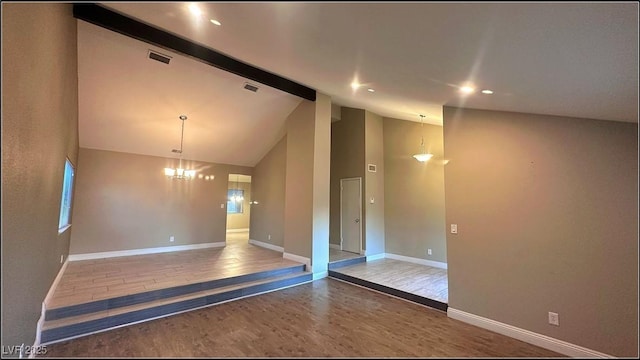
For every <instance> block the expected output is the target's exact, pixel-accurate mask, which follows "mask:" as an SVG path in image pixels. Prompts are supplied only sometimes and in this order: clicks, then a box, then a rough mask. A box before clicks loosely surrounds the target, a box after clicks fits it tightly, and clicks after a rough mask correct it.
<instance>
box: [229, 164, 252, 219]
mask: <svg viewBox="0 0 640 360" xmlns="http://www.w3.org/2000/svg"><path fill="white" fill-rule="evenodd" d="M231 179H232V180H229V183H228V184H229V185H228V186H227V187H228V189H229V190H235V189H238V190H244V194H243V197H244V201H243V202H242V213H239V214H237V213H234V214H230V213H227V230H234V229H249V223H250V222H251V206H253V205H251V204H249V202H250V201H251V200H252V198H251V183H248V182H236V181H235V176H233V175H231Z"/></svg>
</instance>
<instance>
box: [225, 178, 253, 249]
mask: <svg viewBox="0 0 640 360" xmlns="http://www.w3.org/2000/svg"><path fill="white" fill-rule="evenodd" d="M250 204H251V176H249V175H242V174H229V180H228V186H227V236H226V239H225V241H226V243H227V245H229V244H233V243H248V242H249V224H250V220H251V206H250Z"/></svg>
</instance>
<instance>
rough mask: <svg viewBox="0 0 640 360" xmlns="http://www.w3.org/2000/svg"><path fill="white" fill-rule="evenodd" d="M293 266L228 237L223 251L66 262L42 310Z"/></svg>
mask: <svg viewBox="0 0 640 360" xmlns="http://www.w3.org/2000/svg"><path fill="white" fill-rule="evenodd" d="M296 264H297V263H296V262H293V261H291V260H287V259H284V258H282V253H280V252H277V251H272V250H268V249H264V248H261V247H258V246H255V245H251V244H249V243H248V233H239V234H233V235H231V236H230V237H229V240H228V242H227V246H226V247H224V248H208V249H200V250H186V251H176V252H170V253H160V254H149V255H135V256H124V257H114V258H107V259H97V260H85V261H72V262H70V263H69V264H68V265H67V269H66V270H65V272H64V274H63V275H62V278H61V280H60V283H59V284H58V287H57V288H56V290H55V292H54V294H53V297H52V298H51V300H50V301H49V302H48V303H47V304H46V306H47V308H57V307H63V306H70V305H75V304H80V303H85V302H90V301H95V300H102V299H108V298H113V297H117V296H124V295H129V294H134V293H139V292H144V291H149V290H156V289H161V288H168V287H172V286H176V285H181V284H189V283H196V282H201V281H207V280H215V279H221V278H226V277H231V276H236V275H242V274H247V273H252V272H257V271H261V270H268V269H272V268H278V267H282V266H287V265H296Z"/></svg>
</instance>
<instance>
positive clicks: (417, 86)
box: [78, 2, 638, 166]
mask: <svg viewBox="0 0 640 360" xmlns="http://www.w3.org/2000/svg"><path fill="white" fill-rule="evenodd" d="M191 4H192V3H184V2H180V3H178V2H164V3H147V2H144V3H104V4H103V6H105V7H107V8H109V9H111V10H114V11H117V12H120V13H122V14H125V15H126V16H129V17H132V18H135V19H137V20H139V21H142V22H145V23H147V24H150V25H152V26H154V27H157V28H160V29H163V30H165V31H167V32H170V33H173V34H175V35H178V36H180V37H182V38H185V39H189V40H191V41H193V42H195V43H198V44H201V45H203V46H206V47H209V48H211V49H214V50H216V51H218V52H221V53H224V54H226V55H228V56H230V57H233V58H235V59H238V60H240V61H242V62H245V63H248V64H251V65H253V66H255V67H257V68H261V69H264V70H267V71H269V72H272V73H275V74H277V75H279V76H282V77H284V78H287V79H291V80H293V81H295V82H298V83H300V84H303V85H306V86H308V87H310V88H312V89H315V90H317V91H318V92H321V93H324V94H327V95H329V96H331V98H332V102H333V103H334V104H336V105H341V106H350V107H357V108H364V109H367V110H370V111H372V112H375V113H377V114H379V115H383V116H389V117H395V118H399V119H404V120H412V121H419V120H420V119H419V114H425V115H426V116H427V118H426V119H425V121H426V122H429V123H433V124H442V107H443V106H445V105H447V106H460V107H469V108H477V109H490V110H505V111H516V112H528V113H538V114H550V115H562V116H573V117H580V118H591V119H602V120H616V121H627V122H637V121H638V4H637V3H612V2H610V3H499V2H498V3H399V2H390V3H360V2H358V3H299V2H278V3H268V2H261V3H244V2H235V3H203V2H200V3H197V6H198V8H199V10H200V11H201V14H200V15H194V13H193V12H192V11H191V10H190V8H189V5H191ZM212 19H213V20H217V21H219V22H220V23H221V25H220V26H218V25H214V24H213V23H212V22H211V21H210V20H212ZM149 49H151V50H156V51H158V52H160V53H163V54H166V55H169V56H171V57H172V61H171V63H170V64H168V65H167V64H163V63H159V62H156V61H153V60H150V59H148V57H147V53H148V51H149ZM78 57H79V69H80V70H79V89H80V99H79V101H80V143H81V146H83V147H91V148H104V149H108V150H116V151H125V152H132V153H140V154H148V155H157V156H166V157H171V156H175V154H173V153H171V150H172V149H175V148H179V145H180V130H181V129H180V126H181V121H180V120H179V119H178V117H179V115H182V114H184V115H187V116H188V120H187V121H185V130H184V156H185V157H187V158H191V159H195V160H203V161H211V162H219V163H230V164H237V165H247V166H253V165H255V163H256V162H258V161H259V160H260V158H261V157H262V156H263V155H264V154H265V153H266V152H267V151H268V150H269V149H270V148H271V147H272V146H273V145H274V144H275V142H276V141H277V140H278V139H279V138H280V137H281V136H282V133H283V124H284V120H285V118H286V116H287V115H288V114H289V113H290V112H291V111H292V110H293V109H294V108H295V107H296V106H297V104H298V103H299V102H300V101H301V98H299V97H297V96H294V95H291V94H288V93H285V92H283V91H281V90H276V89H273V88H270V87H269V86H265V85H262V84H259V83H255V82H254V81H250V80H247V79H243V78H242V77H240V76H238V75H234V74H231V73H228V72H226V71H224V70H220V69H216V68H214V67H212V66H209V65H206V64H203V63H201V62H198V61H195V60H193V59H190V58H187V57H185V56H182V55H180V54H177V53H172V52H170V51H167V50H166V49H160V48H157V47H154V46H151V45H149V44H147V43H144V42H142V41H139V40H134V39H132V38H128V37H126V36H124V35H120V34H117V33H114V32H111V31H109V30H106V29H103V28H100V27H97V26H95V25H91V24H88V23H85V22H84V21H78ZM245 82H250V83H252V84H254V85H258V87H259V90H258V92H256V93H253V92H249V91H247V90H245V89H243V85H244V83H245ZM353 82H358V83H360V84H361V86H360V87H359V88H357V89H355V90H354V89H353V88H352V86H351V84H352V83H353ZM467 85H468V86H471V87H473V88H475V90H476V91H475V92H474V93H471V94H464V93H462V92H461V91H460V89H461V88H462V87H463V86H467ZM368 89H373V90H375V91H374V92H370V91H368ZM483 89H490V90H492V91H493V94H491V95H488V94H482V93H481V92H480V91H481V90H483Z"/></svg>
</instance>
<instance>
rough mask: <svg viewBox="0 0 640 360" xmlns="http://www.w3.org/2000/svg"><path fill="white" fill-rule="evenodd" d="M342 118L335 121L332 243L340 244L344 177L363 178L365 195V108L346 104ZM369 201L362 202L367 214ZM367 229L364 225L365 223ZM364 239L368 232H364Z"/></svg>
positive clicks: (332, 124) (333, 123)
mask: <svg viewBox="0 0 640 360" xmlns="http://www.w3.org/2000/svg"><path fill="white" fill-rule="evenodd" d="M341 118H342V120H339V121H334V122H332V123H331V195H330V223H329V227H330V237H329V239H330V243H331V244H335V245H340V179H344V178H354V177H360V178H362V185H363V199H364V182H365V178H364V172H365V166H364V163H365V147H364V110H361V109H352V108H347V107H343V108H342V115H341ZM365 206H366V204H365V203H364V200H363V204H362V209H363V210H362V211H363V216H364V210H365ZM363 230H364V226H363ZM362 238H363V242H364V239H365V234H364V231H363V234H362Z"/></svg>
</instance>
